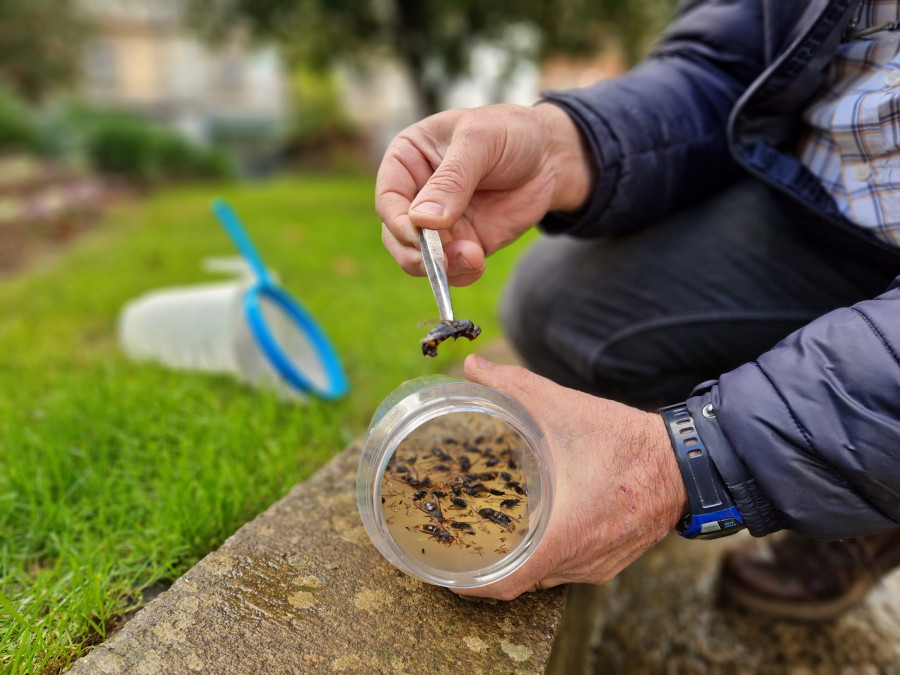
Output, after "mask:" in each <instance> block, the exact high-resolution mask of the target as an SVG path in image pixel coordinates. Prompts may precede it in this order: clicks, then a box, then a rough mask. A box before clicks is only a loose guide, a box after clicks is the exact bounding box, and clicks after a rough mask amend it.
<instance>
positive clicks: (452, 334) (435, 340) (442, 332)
mask: <svg viewBox="0 0 900 675" xmlns="http://www.w3.org/2000/svg"><path fill="white" fill-rule="evenodd" d="M479 335H481V328H480V327H479V326H476V325H475V324H474V323H472V322H471V321H469V320H468V319H457V320H456V321H450V320H448V319H443V320H441V322H440V323H439V324H438V325H436V326H435V327H434V328H432V329H431V330H430V331H428V334H427V335H426V336H425V337H423V338H422V339H421V340H419V342H421V343H422V354H424V355H425V356H437V348H438V345H440V344H441V343H442V342H443V341H444V340H448V339H450V338H453V339H454V340H456V339H459V338H461V337H465V338H468V339H469V340H474V339H475V338H477V337H478V336H479Z"/></svg>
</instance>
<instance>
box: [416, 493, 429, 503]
mask: <svg viewBox="0 0 900 675" xmlns="http://www.w3.org/2000/svg"><path fill="white" fill-rule="evenodd" d="M427 494H428V490H419V491H418V492H413V496H412V500H413V501H414V502H417V501H419V500H420V499H422V497H424V496H425V495H427Z"/></svg>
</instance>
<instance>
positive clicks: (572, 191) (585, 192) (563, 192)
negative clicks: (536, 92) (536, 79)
mask: <svg viewBox="0 0 900 675" xmlns="http://www.w3.org/2000/svg"><path fill="white" fill-rule="evenodd" d="M534 110H535V112H536V113H537V115H538V117H539V120H540V124H541V133H542V135H543V139H544V140H543V143H544V148H545V161H546V162H547V168H548V170H549V171H550V174H551V177H552V180H553V185H554V188H553V197H552V199H551V203H550V209H549V210H550V211H563V212H575V211H578V210H580V209H581V208H582V207H584V205H585V204H586V203H587V201H588V198H589V197H590V195H591V192H592V191H593V188H594V185H596V183H597V167H596V162H595V161H594V157H593V155H592V153H591V151H590V148H589V146H588V143H587V140H586V139H585V138H584V135H583V134H582V131H581V129H580V128H579V127H578V125H577V124H576V123H575V121H574V120H573V119H572V118H571V117H570V116H569V114H568V113H567V112H566V111H565V110H563V109H562V108H560V107H559V106H557V105H554V104H553V103H547V102H540V103H538V104H537V105H535V106H534Z"/></svg>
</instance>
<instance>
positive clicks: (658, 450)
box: [641, 413, 690, 531]
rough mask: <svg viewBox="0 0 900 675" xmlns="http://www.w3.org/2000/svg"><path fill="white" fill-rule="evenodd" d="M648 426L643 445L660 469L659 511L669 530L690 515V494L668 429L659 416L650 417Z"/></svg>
mask: <svg viewBox="0 0 900 675" xmlns="http://www.w3.org/2000/svg"><path fill="white" fill-rule="evenodd" d="M646 415H647V424H646V425H645V427H644V430H643V438H642V439H641V442H642V444H643V447H644V448H646V450H647V452H648V453H649V454H650V456H651V457H652V458H653V460H654V461H653V462H652V463H653V464H654V465H655V466H656V476H655V486H656V493H657V497H658V499H659V508H660V509H661V511H662V517H663V518H664V519H665V526H666V530H667V531H668V530H672V529H674V527H675V525H677V524H678V522H679V521H680V520H681V519H682V518H683V517H684V515H685V514H686V513H688V512H689V510H690V506H689V504H688V497H687V490H686V489H685V487H684V479H683V478H682V475H681V470H680V469H679V467H678V460H677V458H676V457H675V453H673V452H672V442H671V441H670V440H669V434H668V433H667V432H666V426H665V424H664V423H663V421H662V418H661V417H660V416H659V415H656V414H653V413H646Z"/></svg>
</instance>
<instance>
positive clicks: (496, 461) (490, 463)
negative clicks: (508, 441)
mask: <svg viewBox="0 0 900 675" xmlns="http://www.w3.org/2000/svg"><path fill="white" fill-rule="evenodd" d="M499 463H500V458H499V457H491V458H490V459H489V460H488V461H486V462H485V466H487V467H492V466H497V464H499Z"/></svg>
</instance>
